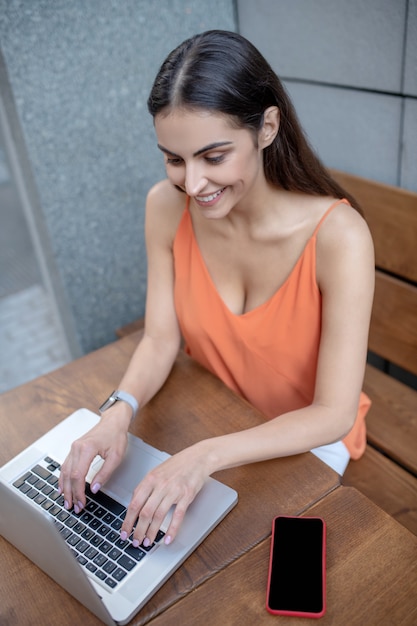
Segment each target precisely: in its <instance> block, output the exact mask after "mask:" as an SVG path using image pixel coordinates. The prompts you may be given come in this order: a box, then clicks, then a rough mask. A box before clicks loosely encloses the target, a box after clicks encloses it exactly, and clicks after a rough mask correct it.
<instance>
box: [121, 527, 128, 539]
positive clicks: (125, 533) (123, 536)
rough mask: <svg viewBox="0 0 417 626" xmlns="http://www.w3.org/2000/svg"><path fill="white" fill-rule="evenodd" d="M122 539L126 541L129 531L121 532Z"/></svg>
mask: <svg viewBox="0 0 417 626" xmlns="http://www.w3.org/2000/svg"><path fill="white" fill-rule="evenodd" d="M120 539H121V540H122V541H126V539H127V532H126V531H125V530H122V532H121V533H120Z"/></svg>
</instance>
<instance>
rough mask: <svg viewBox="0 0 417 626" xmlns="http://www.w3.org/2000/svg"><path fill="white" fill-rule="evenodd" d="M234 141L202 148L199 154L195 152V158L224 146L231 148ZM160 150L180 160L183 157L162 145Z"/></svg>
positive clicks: (221, 142)
mask: <svg viewBox="0 0 417 626" xmlns="http://www.w3.org/2000/svg"><path fill="white" fill-rule="evenodd" d="M232 143H233V142H232V141H216V142H215V143H210V144H209V145H208V146H204V148H200V150H197V152H194V154H193V156H195V157H196V156H199V155H200V154H203V152H209V150H215V149H216V148H221V147H222V146H230V144H232ZM157 145H158V148H159V149H160V150H162V152H165V153H166V154H170V155H171V156H174V157H177V158H179V159H181V158H182V157H181V156H180V155H179V154H175V152H171V150H168V148H164V146H161V144H159V143H158V144H157Z"/></svg>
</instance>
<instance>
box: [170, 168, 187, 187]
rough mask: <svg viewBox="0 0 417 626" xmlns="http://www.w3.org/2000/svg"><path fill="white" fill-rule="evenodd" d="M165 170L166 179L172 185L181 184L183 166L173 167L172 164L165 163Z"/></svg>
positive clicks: (182, 180)
mask: <svg viewBox="0 0 417 626" xmlns="http://www.w3.org/2000/svg"><path fill="white" fill-rule="evenodd" d="M165 171H166V174H167V177H168V179H169V180H170V181H171V183H173V184H174V185H182V184H183V182H184V168H183V167H173V166H172V165H166V166H165Z"/></svg>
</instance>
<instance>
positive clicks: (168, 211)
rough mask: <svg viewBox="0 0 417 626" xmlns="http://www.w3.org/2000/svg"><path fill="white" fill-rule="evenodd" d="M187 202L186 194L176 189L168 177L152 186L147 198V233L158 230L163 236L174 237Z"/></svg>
mask: <svg viewBox="0 0 417 626" xmlns="http://www.w3.org/2000/svg"><path fill="white" fill-rule="evenodd" d="M185 204H186V195H185V194H184V193H182V192H181V191H179V190H178V189H176V188H175V187H174V186H173V185H172V184H171V183H170V182H169V180H168V179H164V180H161V181H159V182H158V183H156V184H155V185H154V186H153V187H151V189H150V190H149V192H148V195H147V198H146V231H147V233H148V234H152V233H154V232H155V231H157V232H159V233H160V234H161V235H162V236H163V235H166V236H168V237H170V238H173V237H174V235H175V232H176V230H177V228H178V224H179V222H180V219H181V216H182V213H183V211H184V207H185Z"/></svg>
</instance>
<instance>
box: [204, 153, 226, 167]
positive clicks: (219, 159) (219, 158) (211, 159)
mask: <svg viewBox="0 0 417 626" xmlns="http://www.w3.org/2000/svg"><path fill="white" fill-rule="evenodd" d="M205 158H206V161H207V163H211V164H212V165H216V163H221V162H222V161H223V159H224V154H219V155H217V156H206V157H205Z"/></svg>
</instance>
